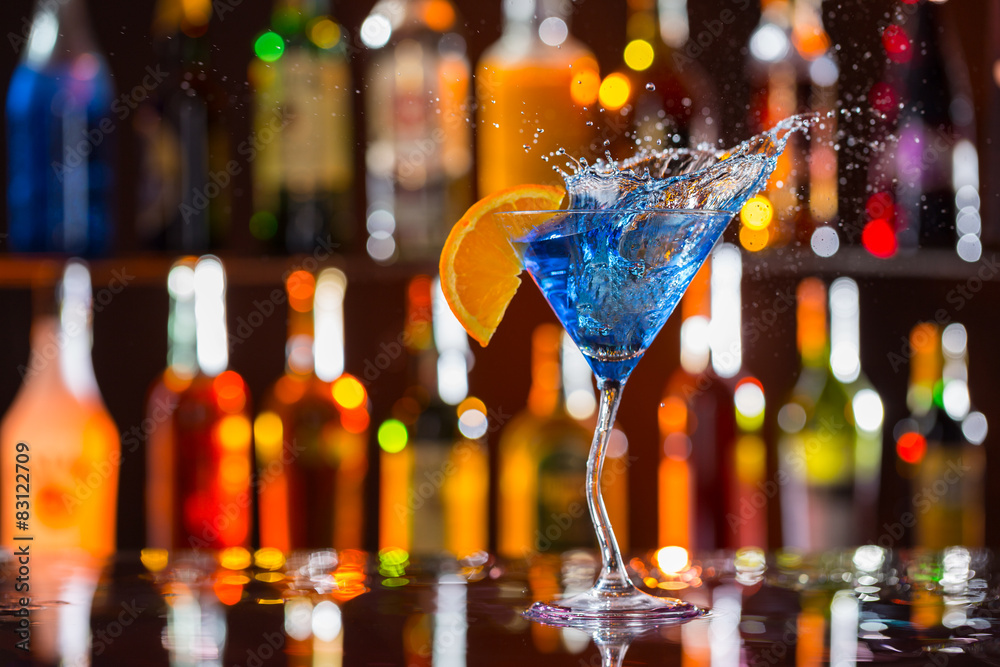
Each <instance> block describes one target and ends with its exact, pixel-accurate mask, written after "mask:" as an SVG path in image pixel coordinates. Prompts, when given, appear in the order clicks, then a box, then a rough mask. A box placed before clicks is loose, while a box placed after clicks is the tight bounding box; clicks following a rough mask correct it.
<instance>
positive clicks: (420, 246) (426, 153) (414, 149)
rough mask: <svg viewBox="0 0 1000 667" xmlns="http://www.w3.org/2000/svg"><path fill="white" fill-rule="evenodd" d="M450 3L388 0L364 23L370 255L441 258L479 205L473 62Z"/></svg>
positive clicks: (386, 258)
mask: <svg viewBox="0 0 1000 667" xmlns="http://www.w3.org/2000/svg"><path fill="white" fill-rule="evenodd" d="M459 25H460V21H459V18H458V15H457V14H456V12H455V7H454V6H453V5H452V3H451V2H450V1H449V0H403V1H400V0H380V1H379V2H378V3H377V4H376V5H375V7H374V8H373V9H372V10H371V13H369V15H368V18H366V19H365V21H364V23H362V25H361V41H362V42H363V43H364V44H365V46H367V47H368V48H369V49H370V53H369V56H368V64H367V69H366V73H365V88H364V90H365V117H366V118H367V123H366V128H367V137H368V139H367V141H368V144H367V146H366V148H365V166H366V169H367V176H366V191H367V194H368V210H367V215H366V225H367V230H368V242H367V249H368V254H369V255H370V256H371V257H372V258H373V259H375V260H376V261H379V262H391V261H393V260H395V259H396V258H397V257H402V258H404V259H418V260H419V259H434V260H435V261H436V260H437V255H438V252H440V249H441V245H442V244H443V243H444V239H445V237H446V236H447V234H448V232H449V231H450V230H451V225H452V224H454V222H455V221H457V220H458V219H459V218H460V217H461V216H462V214H463V213H465V210H466V209H467V208H468V206H469V204H470V203H471V201H472V200H471V194H472V193H471V189H472V183H471V169H472V127H471V121H470V114H471V111H470V110H469V108H468V102H469V94H470V91H469V80H470V78H471V73H470V66H469V60H468V58H467V57H466V52H465V39H464V38H463V37H462V36H461V35H460V34H459V33H458V32H457V31H456V30H457V29H458V26H459Z"/></svg>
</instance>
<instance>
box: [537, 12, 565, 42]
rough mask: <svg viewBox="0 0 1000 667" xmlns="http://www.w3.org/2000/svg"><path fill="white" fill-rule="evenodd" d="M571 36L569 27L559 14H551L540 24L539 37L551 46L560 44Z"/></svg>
mask: <svg viewBox="0 0 1000 667" xmlns="http://www.w3.org/2000/svg"><path fill="white" fill-rule="evenodd" d="M567 37H569V27H568V26H567V25H566V22H565V21H563V20H562V19H561V18H559V17H558V16H550V17H548V18H547V19H545V20H544V21H542V23H541V25H539V26H538V38H539V39H540V40H542V41H543V42H544V43H546V44H548V45H549V46H559V45H560V44H562V43H563V42H565V41H566V38H567Z"/></svg>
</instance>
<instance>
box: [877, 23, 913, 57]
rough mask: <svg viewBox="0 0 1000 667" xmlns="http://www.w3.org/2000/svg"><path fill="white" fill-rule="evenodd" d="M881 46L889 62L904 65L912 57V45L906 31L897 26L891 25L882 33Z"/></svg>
mask: <svg viewBox="0 0 1000 667" xmlns="http://www.w3.org/2000/svg"><path fill="white" fill-rule="evenodd" d="M882 46H883V48H885V54H886V55H887V56H889V60H892V61H893V62H897V63H906V62H909V61H910V58H912V57H913V45H912V44H911V43H910V38H909V37H908V36H907V34H906V31H905V30H903V29H902V28H900V27H899V26H898V25H891V26H889V27H888V28H886V29H885V30H884V31H883V32H882Z"/></svg>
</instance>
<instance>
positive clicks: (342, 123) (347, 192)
mask: <svg viewBox="0 0 1000 667" xmlns="http://www.w3.org/2000/svg"><path fill="white" fill-rule="evenodd" d="M254 55H255V57H254V59H253V60H252V61H251V63H250V71H249V79H250V82H251V84H252V85H253V88H254V97H255V101H254V132H255V133H256V136H257V138H258V140H259V141H258V144H259V145H258V147H257V151H256V156H255V158H256V159H255V160H254V161H253V163H252V168H253V173H254V179H253V181H254V214H253V216H252V217H251V218H250V232H251V234H252V235H253V236H254V237H255V238H257V239H259V240H261V241H264V242H267V243H268V244H269V245H270V246H271V247H272V248H274V249H275V250H277V251H282V250H287V251H288V252H309V251H311V250H312V249H313V247H314V246H315V245H316V241H317V239H327V238H329V242H331V243H334V244H337V246H338V247H340V248H342V249H343V248H346V247H347V246H348V244H349V243H350V241H351V240H352V237H353V231H354V230H353V217H352V214H351V209H352V206H351V204H352V201H351V198H352V196H353V191H352V185H353V181H354V130H353V114H354V109H353V101H352V96H353V89H352V87H351V72H350V66H349V63H348V59H347V37H346V35H345V33H344V32H343V29H342V27H341V26H340V25H339V24H338V23H336V22H335V21H334V20H333V18H332V17H331V16H330V0H280V1H279V2H278V3H277V5H276V7H275V9H274V13H273V14H272V18H271V28H270V30H268V31H267V32H265V33H263V34H262V35H261V36H260V37H258V38H257V40H256V41H255V42H254ZM276 128H281V129H276ZM267 137H271V141H268V142H265V141H264V139H265V138H267ZM251 151H252V148H251V147H249V146H248V148H247V153H250V152H251Z"/></svg>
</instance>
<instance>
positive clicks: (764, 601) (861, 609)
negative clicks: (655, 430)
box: [0, 545, 1000, 667]
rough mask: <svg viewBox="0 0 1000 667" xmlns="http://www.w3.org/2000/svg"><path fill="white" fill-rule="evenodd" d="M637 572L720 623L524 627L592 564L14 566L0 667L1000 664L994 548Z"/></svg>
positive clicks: (331, 554) (297, 559) (162, 556)
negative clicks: (531, 609)
mask: <svg viewBox="0 0 1000 667" xmlns="http://www.w3.org/2000/svg"><path fill="white" fill-rule="evenodd" d="M29 553H30V547H29ZM20 561H27V564H24V563H23V562H20ZM630 565H631V567H632V568H633V570H634V576H638V577H640V578H641V581H642V583H644V584H645V588H646V590H655V592H657V593H658V594H670V595H674V596H678V597H682V598H684V599H686V600H690V601H692V602H695V603H697V604H699V605H702V606H706V607H709V608H710V609H711V611H710V612H709V613H708V614H707V615H706V616H704V617H702V618H699V619H697V620H694V621H691V622H688V623H686V624H683V625H674V626H667V627H660V628H653V629H651V630H649V631H647V632H645V633H644V634H641V635H640V634H637V633H636V632H635V631H625V630H622V629H617V630H616V629H607V628H605V629H601V630H594V631H592V632H590V633H585V632H582V631H578V630H565V629H559V628H553V627H548V626H542V625H538V624H534V623H531V622H529V621H527V620H525V619H524V618H522V616H521V612H522V611H524V609H525V608H526V607H527V606H528V605H530V603H531V602H533V601H534V600H536V599H546V598H550V597H552V596H553V595H557V594H560V593H567V592H575V591H577V590H582V589H585V588H586V587H588V586H589V585H590V583H591V581H592V579H593V577H594V574H595V570H596V561H595V559H594V556H593V554H590V553H588V552H580V551H577V552H568V553H564V554H562V555H560V556H536V557H533V558H531V559H529V560H503V559H498V558H495V557H493V556H489V555H486V554H477V555H474V556H472V557H469V558H467V559H464V560H461V561H456V560H454V559H451V558H444V557H442V558H424V559H412V560H411V559H410V557H409V556H408V554H406V553H405V552H403V551H400V550H386V551H383V552H381V553H378V554H371V553H366V552H360V551H334V550H329V551H316V552H301V553H293V554H291V555H288V556H286V555H284V554H281V553H280V552H278V551H276V550H272V549H263V550H260V551H257V552H253V553H251V552H249V551H246V550H243V549H229V550H227V551H224V552H189V553H176V554H175V553H167V552H165V551H161V550H145V551H143V552H141V553H123V554H118V555H116V556H115V557H113V558H111V559H108V560H106V561H94V560H91V559H88V558H86V557H82V556H79V555H72V554H65V555H62V556H60V557H49V558H43V557H42V556H41V555H40V554H31V555H30V556H29V557H27V558H25V557H18V556H17V555H13V554H11V553H10V552H3V553H2V554H0V595H2V597H0V665H4V666H15V665H68V666H73V667H82V666H87V665H93V666H95V667H96V666H100V665H149V666H154V665H164V666H181V665H183V666H185V667H187V666H195V665H197V666H199V667H202V666H214V665H218V666H220V667H222V666H225V667H231V666H235V665H239V666H245V667H262V666H264V665H275V666H278V665H289V666H305V665H316V666H318V665H324V666H326V665H392V666H396V665H398V666H416V665H434V666H452V665H470V666H473V665H476V666H478V665H517V666H518V667H527V666H528V665H566V666H572V667H583V666H587V665H595V666H599V665H622V664H624V665H684V666H698V665H713V666H714V665H819V664H838V665H839V664H845V665H846V664H855V663H856V662H879V663H892V664H906V665H953V666H959V665H966V664H993V665H997V664H1000V605H998V600H997V596H998V590H997V588H998V587H997V576H996V574H995V570H996V558H995V556H994V554H993V553H992V552H989V551H984V550H969V549H965V548H962V547H952V548H950V549H947V550H945V551H943V552H934V553H915V552H910V553H900V552H896V551H890V550H884V549H881V548H879V547H875V546H872V545H869V546H864V547H860V548H858V549H856V550H849V551H842V552H837V553H829V554H824V555H822V556H816V557H801V556H798V555H795V554H790V553H777V554H767V555H765V554H764V553H763V552H761V551H758V550H753V549H748V550H741V551H740V552H737V553H735V554H734V553H718V554H706V555H703V556H702V557H699V558H694V559H692V560H690V561H687V560H686V557H685V554H684V553H683V552H682V551H678V550H672V551H671V550H661V551H660V552H656V553H650V554H645V555H643V556H640V557H636V558H633V559H632V560H631V562H630ZM671 570H673V571H672V572H671ZM25 585H27V590H26V589H25V588H24V586H25ZM29 598H30V599H29ZM25 639H27V644H25V643H24V642H25ZM26 647H27V649H28V650H25V648H26Z"/></svg>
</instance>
